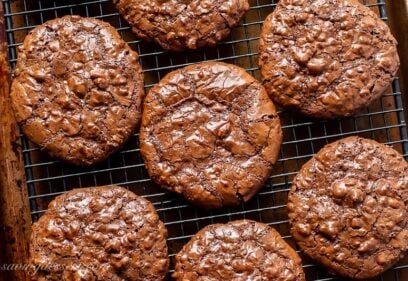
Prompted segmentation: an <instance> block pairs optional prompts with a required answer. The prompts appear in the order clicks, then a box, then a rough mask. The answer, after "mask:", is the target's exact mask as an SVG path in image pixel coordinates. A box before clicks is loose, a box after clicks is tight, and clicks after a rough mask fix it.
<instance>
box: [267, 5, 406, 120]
mask: <svg viewBox="0 0 408 281" xmlns="http://www.w3.org/2000/svg"><path fill="white" fill-rule="evenodd" d="M396 44H397V42H396V40H395V39H394V37H393V36H392V35H391V33H390V30H389V28H388V27H387V25H386V24H385V23H384V22H383V21H382V20H381V19H380V18H379V17H378V16H377V15H376V14H375V13H374V12H372V11H371V10H370V9H369V8H367V7H365V6H364V5H362V4H360V3H359V2H358V1H355V0H321V1H314V0H298V1H292V0H281V1H279V4H278V6H277V7H276V10H275V11H274V12H273V13H272V14H271V15H269V16H268V17H267V19H266V20H265V23H264V26H263V30H262V34H261V41H260V60H259V65H260V67H261V72H262V76H263V78H264V85H265V87H266V90H267V91H268V93H269V95H270V96H271V98H273V100H274V101H275V102H276V103H278V104H280V105H282V106H284V107H288V108H292V109H295V110H298V111H300V112H302V113H303V114H306V115H309V116H312V117H317V118H335V117H343V116H349V115H352V114H355V113H356V112H357V111H359V110H361V109H362V108H364V107H366V106H368V105H369V104H370V103H371V102H372V101H373V100H375V99H378V98H379V97H380V96H381V95H382V94H383V93H384V91H385V90H386V89H387V87H389V86H390V83H391V82H392V80H393V79H394V77H395V74H396V72H397V70H398V66H399V58H398V54H397V48H396Z"/></svg>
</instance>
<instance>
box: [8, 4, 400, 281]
mask: <svg viewBox="0 0 408 281" xmlns="http://www.w3.org/2000/svg"><path fill="white" fill-rule="evenodd" d="M2 2H3V5H4V10H5V18H6V27H7V30H6V32H7V38H8V43H9V57H10V63H11V65H12V67H13V68H14V66H15V63H16V47H17V46H18V45H20V44H21V43H22V41H23V40H24V36H25V35H26V34H27V32H28V31H29V30H31V29H32V28H34V27H35V26H36V25H38V24H41V23H43V22H45V21H47V20H49V19H53V18H56V17H61V16H63V15H66V14H79V15H82V16H88V17H95V18H99V19H102V20H105V21H107V22H109V23H111V24H112V25H113V26H114V27H116V28H117V30H118V31H119V33H120V34H121V36H122V37H123V38H124V39H125V40H126V41H127V42H128V43H129V45H130V46H131V47H132V48H133V49H135V50H136V51H138V52H139V54H140V60H141V63H142V66H143V69H144V72H145V85H146V86H145V87H146V90H149V89H150V88H151V87H152V86H153V85H154V84H155V83H157V82H158V81H159V80H160V79H161V78H162V77H163V76H164V75H165V74H166V73H168V72H169V71H172V70H174V69H177V68H180V67H182V66H185V65H188V64H191V63H195V62H201V61H208V60H219V61H224V62H228V63H233V64H236V65H239V66H241V67H244V68H245V69H247V70H248V72H250V73H251V74H252V75H254V76H255V77H257V78H259V70H258V66H257V61H258V39H259V33H260V30H261V26H262V22H263V20H264V19H265V17H266V16H267V15H268V14H269V13H270V12H272V11H273V9H274V7H275V6H276V3H277V1H272V0H251V1H250V4H251V9H250V11H249V12H248V13H247V15H246V16H245V19H244V20H243V21H242V22H241V24H240V25H239V26H238V27H237V28H235V29H234V31H233V32H232V34H231V36H230V37H229V38H228V40H226V41H225V42H222V43H220V44H219V45H218V46H217V47H215V48H211V49H205V50H197V51H190V52H185V53H178V54H173V53H168V52H164V51H163V50H162V49H160V48H159V47H158V46H156V45H155V44H154V43H145V42H140V41H139V40H137V39H136V38H135V37H134V36H133V35H132V33H131V32H130V28H129V27H128V25H127V24H126V23H125V22H124V20H123V19H122V18H121V17H120V16H119V15H118V13H117V11H116V10H115V7H114V5H113V4H112V3H111V0H99V1H91V0H88V1H78V0H77V1H75V0H63V1H62V0H57V1H51V0H43V1H41V0H40V1H34V0H21V1H11V0H2ZM362 2H363V3H364V4H365V5H367V6H369V7H370V8H371V9H372V10H373V11H375V12H376V13H377V14H378V15H379V16H380V17H381V18H382V19H383V20H384V21H387V13H386V4H385V2H384V0H379V1H376V0H366V1H362ZM280 116H281V120H282V125H283V132H284V142H283V145H282V148H281V154H280V160H279V161H278V163H277V164H276V167H275V169H274V172H273V175H272V176H271V177H270V180H269V181H268V182H267V184H266V185H265V187H264V188H263V189H262V190H261V192H260V193H259V194H258V195H257V196H255V197H254V198H253V199H252V200H251V201H250V202H248V203H247V204H244V205H242V206H239V207H236V208H227V209H222V210H216V211H206V210H202V209H198V208H195V207H193V206H191V205H190V204H188V203H187V202H186V201H185V200H184V199H182V198H181V197H180V196H177V195H175V194H173V193H169V192H166V191H164V190H162V189H160V188H159V187H157V186H156V185H155V184H154V183H153V182H152V181H151V180H150V179H149V177H148V175H147V173H146V170H145V168H144V166H143V161H142V158H141V156H140V153H139V142H138V134H135V135H134V136H133V137H132V138H131V139H130V140H129V142H128V143H127V145H126V146H125V147H124V148H123V149H122V150H121V151H119V152H117V153H115V154H114V155H112V156H111V157H110V158H109V159H108V160H107V161H105V162H103V163H101V164H98V165H96V166H94V167H90V168H89V167H88V168H83V167H74V166H70V165H66V164H64V163H61V162H59V161H57V160H55V159H52V158H50V157H48V156H47V155H46V154H44V153H43V152H41V151H39V149H38V148H37V147H36V146H34V145H33V144H31V143H30V142H29V141H28V140H27V139H26V138H25V137H24V136H21V140H22V144H23V158H24V164H25V172H26V177H27V189H28V192H29V201H30V210H31V216H32V220H33V221H36V220H38V218H39V216H41V214H42V213H43V212H44V211H45V210H46V208H47V205H48V203H49V202H50V201H51V200H52V199H53V198H55V196H57V195H59V194H61V193H63V192H65V191H67V190H70V189H72V188H75V187H88V186H98V185H110V184H115V185H122V186H126V187H129V188H130V189H131V190H132V191H134V192H135V193H137V194H139V195H142V196H144V197H145V198H147V199H149V200H150V201H152V202H153V204H154V205H155V207H156V209H157V210H158V212H159V215H160V217H161V219H162V220H163V221H164V222H165V224H166V226H167V228H168V232H169V237H168V246H169V253H170V256H171V257H173V256H174V255H175V254H176V253H177V252H178V251H179V250H180V249H181V247H182V246H183V245H184V244H185V243H186V242H187V241H188V240H189V239H190V237H191V236H192V235H193V234H195V233H196V232H197V231H198V230H199V229H201V228H203V227H204V226H206V225H208V224H211V223H218V222H226V221H229V220H234V219H243V218H247V219H254V220H257V221H262V222H264V223H267V224H269V225H271V226H273V227H275V228H276V229H277V230H278V231H279V232H280V233H281V234H282V236H284V238H285V239H286V240H287V241H288V242H289V243H290V244H291V245H292V246H293V247H295V248H296V245H295V243H294V241H293V240H292V238H291V236H290V233H289V227H288V223H287V209H286V202H287V193H288V190H289V188H290V185H291V181H292V179H293V177H294V175H295V174H296V172H297V171H298V170H299V168H300V167H301V166H302V164H304V163H305V162H306V161H307V160H308V159H309V158H310V157H311V156H312V155H313V154H314V153H315V152H317V151H318V150H319V149H320V148H321V147H322V146H324V145H325V144H327V143H329V142H332V141H335V140H337V139H339V138H342V137H345V136H349V135H359V136H362V137H366V138H372V139H375V140H377V141H380V142H383V143H387V144H390V145H392V146H393V147H394V148H395V149H396V150H398V151H399V152H401V153H402V154H403V155H404V157H405V158H406V159H407V158H408V134H407V127H406V123H405V119H404V111H403V107H402V101H401V92H400V84H399V80H398V78H397V79H396V80H395V81H394V82H393V83H392V85H391V86H390V88H389V90H388V91H387V93H386V94H385V95H384V96H383V97H382V98H381V100H379V101H377V102H375V103H374V104H373V105H372V106H370V108H368V109H366V110H364V111H362V112H361V113H360V114H358V115H357V116H355V117H352V118H346V119H341V120H333V121H313V120H310V119H307V118H306V117H304V116H300V115H296V114H293V113H291V112H286V111H281V112H280ZM300 255H301V256H302V259H303V262H304V268H305V272H306V274H307V280H319V281H323V280H341V279H339V278H336V277H333V276H331V275H330V274H329V273H327V271H326V270H325V269H324V268H322V267H319V266H317V265H315V264H314V263H313V262H312V261H311V260H310V259H308V258H307V257H306V256H305V255H303V253H301V252H300ZM171 268H173V261H172V264H171ZM373 280H397V281H398V280H401V281H403V280H405V281H406V280H408V259H407V258H405V259H404V260H402V261H401V262H400V263H398V264H397V265H396V266H395V267H394V268H393V269H391V270H389V271H387V272H386V273H384V274H383V275H381V276H379V277H378V278H375V279H373Z"/></svg>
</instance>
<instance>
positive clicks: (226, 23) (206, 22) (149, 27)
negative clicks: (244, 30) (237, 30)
mask: <svg viewBox="0 0 408 281" xmlns="http://www.w3.org/2000/svg"><path fill="white" fill-rule="evenodd" d="M113 2H114V3H115V4H116V6H117V8H118V10H119V12H120V13H121V14H122V16H123V17H124V18H125V19H126V20H127V21H128V22H129V24H130V25H131V26H132V30H133V32H134V33H135V34H136V35H137V36H138V37H139V38H142V39H152V40H155V41H156V42H157V43H158V44H160V45H161V46H162V47H163V48H164V49H167V50H171V51H182V50H184V49H197V48H201V47H210V46H214V45H215V44H216V43H217V42H219V41H221V40H223V39H225V38H226V37H227V36H228V35H229V34H230V31H231V28H233V27H235V26H236V25H237V24H238V22H239V21H240V20H241V18H242V17H243V15H244V14H245V12H246V11H247V10H248V9H249V4H248V0H230V1H224V0H215V1H214V0H183V1H180V0H113Z"/></svg>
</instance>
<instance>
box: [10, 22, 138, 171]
mask: <svg viewBox="0 0 408 281" xmlns="http://www.w3.org/2000/svg"><path fill="white" fill-rule="evenodd" d="M143 95H144V89H143V74H142V70H141V67H140V65H139V63H138V54H137V53H136V52H134V51H132V50H131V49H130V48H129V46H128V45H127V44H126V43H125V42H124V41H123V40H122V39H121V38H120V36H119V34H118V33H117V32H116V30H115V29H114V28H113V27H112V26H110V25H109V24H108V23H105V22H102V21H99V20H96V19H90V18H81V17H79V16H65V17H63V18H59V19H55V20H51V21H48V22H46V23H44V24H43V25H41V26H38V27H37V28H35V29H34V30H32V31H31V32H30V33H29V35H28V36H27V37H26V38H25V40H24V44H23V45H22V46H21V47H20V48H19V55H18V61H17V67H16V71H15V78H14V81H13V84H12V89H11V98H12V103H13V104H12V105H13V108H14V111H15V116H16V118H17V121H18V122H19V124H20V125H21V127H22V129H23V131H24V133H25V134H26V135H27V137H28V138H29V139H30V140H31V141H32V142H34V143H35V144H37V145H38V146H40V148H41V149H44V150H46V151H47V152H49V153H50V154H51V155H53V156H56V157H58V158H60V159H62V160H65V161H67V162H70V163H73V164H78V165H91V164H94V163H96V162H99V161H102V160H104V159H106V158H107V157H108V156H109V154H111V153H112V152H114V151H115V150H117V149H118V148H120V147H121V146H122V145H123V144H124V142H125V141H126V140H127V139H128V138H129V137H130V135H131V134H132V132H133V131H134V129H135V128H136V126H137V125H138V124H139V121H140V115H141V100H142V98H143Z"/></svg>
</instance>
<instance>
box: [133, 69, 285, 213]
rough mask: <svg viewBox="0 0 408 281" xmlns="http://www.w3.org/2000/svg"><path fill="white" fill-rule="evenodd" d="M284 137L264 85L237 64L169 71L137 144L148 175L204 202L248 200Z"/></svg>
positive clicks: (155, 91) (150, 98)
mask: <svg viewBox="0 0 408 281" xmlns="http://www.w3.org/2000/svg"><path fill="white" fill-rule="evenodd" d="M281 142H282V131H281V126H280V121H279V116H278V114H277V113H276V111H275V106H274V105H273V103H272V102H271V100H270V99H269V98H268V95H267V93H266V91H265V89H264V87H263V86H262V85H261V84H260V83H259V82H258V81H256V80H255V79H254V78H253V77H252V76H251V75H249V74H248V73H246V72H245V70H244V69H242V68H240V67H237V66H234V65H230V64H225V63H219V62H206V63H200V64H196V65H192V66H188V67H185V68H183V69H180V70H177V71H174V72H171V73H170V74H168V75H167V76H166V77H164V79H163V80H162V81H160V83H158V84H157V85H156V86H155V87H153V88H152V90H151V91H150V92H149V94H148V95H147V97H146V100H145V104H144V111H143V116H142V126H141V130H140V150H141V153H142V155H143V158H144V160H145V165H146V168H147V170H148V172H149V175H150V176H151V178H152V179H153V180H155V181H156V182H157V183H158V184H160V185H161V186H162V187H164V188H166V189H168V190H171V191H175V192H177V193H181V194H183V195H184V196H185V197H186V198H187V199H188V200H190V201H192V202H193V203H195V204H197V205H201V206H203V207H207V208H217V207H222V206H230V205H237V204H239V203H241V202H244V201H247V200H249V199H250V198H251V197H252V196H253V195H254V194H255V193H256V192H257V191H258V190H259V189H260V188H261V187H262V185H263V184H264V182H265V181H266V180H267V178H268V176H269V175H270V173H271V170H272V166H273V164H274V163H275V162H276V160H277V158H278V153H279V148H280V145H281Z"/></svg>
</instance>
